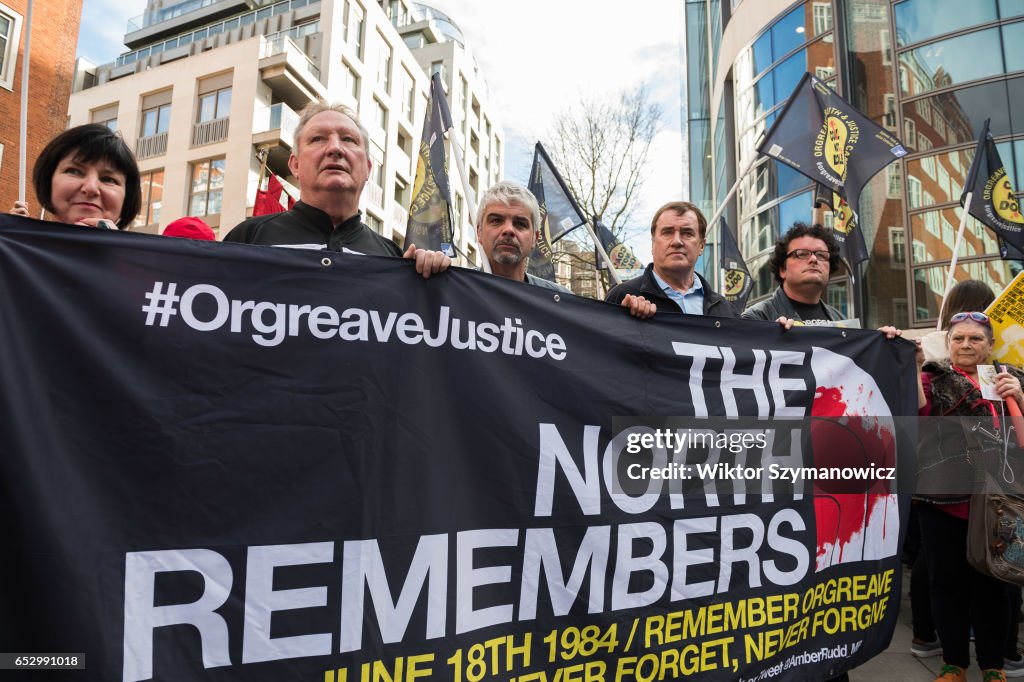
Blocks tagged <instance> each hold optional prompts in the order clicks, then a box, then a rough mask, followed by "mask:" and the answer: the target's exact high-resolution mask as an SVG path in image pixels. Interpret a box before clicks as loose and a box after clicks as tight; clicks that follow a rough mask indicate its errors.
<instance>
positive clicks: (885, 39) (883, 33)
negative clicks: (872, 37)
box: [878, 28, 892, 65]
mask: <svg viewBox="0 0 1024 682" xmlns="http://www.w3.org/2000/svg"><path fill="white" fill-rule="evenodd" d="M878 42H879V45H880V47H881V49H882V64H885V65H889V64H892V43H891V41H890V38H889V29H887V28H883V29H881V30H880V31H879V32H878Z"/></svg>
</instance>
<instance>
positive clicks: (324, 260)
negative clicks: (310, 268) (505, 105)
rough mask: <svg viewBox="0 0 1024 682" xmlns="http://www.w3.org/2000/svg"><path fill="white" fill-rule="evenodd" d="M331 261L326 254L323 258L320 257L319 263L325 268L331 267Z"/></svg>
mask: <svg viewBox="0 0 1024 682" xmlns="http://www.w3.org/2000/svg"><path fill="white" fill-rule="evenodd" d="M332 263H333V261H332V260H331V259H330V258H328V257H327V256H324V257H323V258H321V259H320V265H322V266H324V267H325V268H329V267H331V264H332Z"/></svg>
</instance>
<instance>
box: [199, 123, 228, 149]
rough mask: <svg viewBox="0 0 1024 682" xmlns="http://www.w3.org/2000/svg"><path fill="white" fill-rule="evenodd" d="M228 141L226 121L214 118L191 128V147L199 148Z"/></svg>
mask: <svg viewBox="0 0 1024 682" xmlns="http://www.w3.org/2000/svg"><path fill="white" fill-rule="evenodd" d="M226 139H228V119H227V118H215V119H213V120H212V121H203V122H202V123H196V124H195V125H194V126H192V146H193V147H200V146H202V145H204V144H213V143H214V142H220V141H221V140H226Z"/></svg>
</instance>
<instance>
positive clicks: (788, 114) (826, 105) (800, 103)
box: [757, 73, 907, 213]
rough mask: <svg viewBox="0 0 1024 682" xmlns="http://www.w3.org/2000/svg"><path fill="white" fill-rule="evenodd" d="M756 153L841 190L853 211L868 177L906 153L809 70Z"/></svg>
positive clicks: (840, 193)
mask: <svg viewBox="0 0 1024 682" xmlns="http://www.w3.org/2000/svg"><path fill="white" fill-rule="evenodd" d="M757 151H758V152H760V153H761V154H765V155H767V156H770V157H772V158H773V159H775V160H777V161H779V162H781V163H784V164H786V165H787V166H790V167H792V168H794V169H796V170H797V171H799V172H800V173H802V174H803V175H806V176H807V177H809V178H811V179H812V180H814V181H815V182H818V183H821V184H822V185H825V186H826V187H828V188H829V189H831V190H832V191H833V192H836V193H837V194H839V195H840V196H842V197H843V198H844V199H846V201H847V203H849V205H850V206H851V207H852V208H853V211H854V213H856V212H857V210H858V200H859V199H860V192H861V190H862V189H863V188H864V185H866V184H867V183H868V180H870V179H871V178H872V176H874V175H875V174H876V173H878V171H880V170H882V169H883V168H885V167H886V166H887V165H889V164H890V163H892V162H893V161H895V160H896V159H898V158H900V157H902V156H906V154H907V150H905V149H904V148H903V144H902V143H901V142H900V141H899V140H898V139H896V138H895V137H894V136H893V135H892V133H890V132H889V131H888V130H886V129H885V128H883V127H881V126H879V125H878V124H877V123H875V122H874V121H872V120H871V119H870V118H868V117H867V116H865V115H864V114H862V113H861V112H859V111H857V109H855V108H854V107H853V105H852V104H850V103H849V102H847V101H846V100H845V99H843V98H842V97H840V96H839V95H837V94H836V92H835V91H834V90H833V89H832V88H830V87H828V86H827V85H825V84H824V83H822V82H821V81H820V80H818V79H817V78H815V77H814V76H812V75H811V74H809V73H807V74H804V77H803V78H801V79H800V82H799V83H798V84H797V86H796V89H795V90H793V94H792V95H790V97H789V101H788V102H786V106H785V107H784V108H783V109H782V113H781V114H780V115H779V118H778V119H777V120H776V121H775V124H774V125H773V126H772V127H771V130H769V131H768V134H767V135H766V136H765V138H764V141H763V142H762V143H761V145H760V146H759V147H758V148H757Z"/></svg>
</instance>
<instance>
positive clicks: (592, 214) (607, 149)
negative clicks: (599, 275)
mask: <svg viewBox="0 0 1024 682" xmlns="http://www.w3.org/2000/svg"><path fill="white" fill-rule="evenodd" d="M660 123H661V107H659V106H658V105H657V104H656V103H654V102H652V101H651V99H650V93H649V92H648V90H647V87H646V85H640V86H639V87H637V88H636V89H634V90H631V91H624V92H622V93H621V94H620V95H619V97H618V99H617V100H614V99H612V100H596V99H585V100H581V101H580V102H579V103H578V104H577V105H576V106H574V107H572V108H570V109H567V110H564V111H562V112H560V113H559V114H558V115H557V116H556V118H555V122H554V125H553V127H552V130H551V133H550V140H551V142H550V146H549V149H550V153H551V157H552V161H554V163H555V166H556V167H557V168H558V171H559V173H561V175H562V178H563V179H564V180H565V183H566V184H567V185H568V186H569V191H570V192H572V195H573V197H574V198H575V199H576V201H577V202H578V203H579V206H580V208H581V209H582V210H583V212H584V213H586V217H587V218H591V219H594V220H600V221H601V222H602V223H604V225H605V227H607V228H608V229H609V230H611V232H612V234H614V235H615V236H616V237H618V238H619V239H622V238H623V236H624V232H625V230H626V226H627V223H628V221H629V218H630V212H631V210H632V208H633V203H634V199H635V198H636V196H637V193H638V192H639V190H640V188H641V186H642V185H643V181H644V179H645V167H646V164H647V156H648V153H649V152H650V149H651V142H652V141H653V140H654V136H655V134H657V132H658V128H659V126H660ZM564 239H567V240H574V241H577V242H579V243H580V245H581V246H583V245H584V244H589V238H584V236H583V234H582V233H579V234H573V235H569V236H567V237H565V238H564ZM565 246H568V245H565ZM556 251H559V252H561V253H560V257H561V258H565V259H568V262H572V263H574V266H573V267H572V271H573V273H574V275H573V279H575V278H576V277H577V275H576V274H575V273H576V272H580V273H581V275H580V276H582V277H587V278H588V279H590V278H592V277H593V274H590V275H587V274H585V273H586V272H587V271H588V270H589V271H590V272H591V273H592V272H593V265H594V263H593V255H592V254H593V248H592V245H591V248H589V249H586V248H583V249H580V248H572V249H566V248H561V249H560V248H558V246H557V245H556ZM579 260H587V261H589V262H590V265H589V268H588V267H580V266H582V265H583V263H579V264H575V261H579ZM605 276H606V275H605ZM575 284H576V283H575V282H573V283H572V284H571V286H572V288H573V289H574V290H576V289H577V286H575ZM606 287H607V282H604V283H603V284H602V288H606ZM577 293H582V292H579V291H578V292H577ZM588 293H589V292H588Z"/></svg>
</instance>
